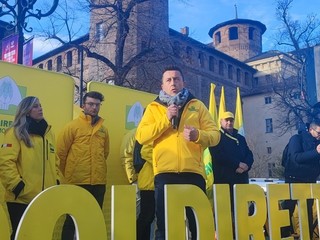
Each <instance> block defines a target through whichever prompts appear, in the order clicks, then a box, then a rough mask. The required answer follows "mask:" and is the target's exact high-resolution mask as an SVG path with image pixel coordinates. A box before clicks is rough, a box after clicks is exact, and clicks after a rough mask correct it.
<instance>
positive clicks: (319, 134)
mask: <svg viewBox="0 0 320 240" xmlns="http://www.w3.org/2000/svg"><path fill="white" fill-rule="evenodd" d="M312 130H313V131H315V132H316V133H317V135H318V136H320V132H318V131H317V130H315V129H314V128H312Z"/></svg>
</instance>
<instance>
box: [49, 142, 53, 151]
mask: <svg viewBox="0 0 320 240" xmlns="http://www.w3.org/2000/svg"><path fill="white" fill-rule="evenodd" d="M49 148H50V153H54V146H53V145H52V144H51V143H50V145H49Z"/></svg>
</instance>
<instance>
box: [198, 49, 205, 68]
mask: <svg viewBox="0 0 320 240" xmlns="http://www.w3.org/2000/svg"><path fill="white" fill-rule="evenodd" d="M198 61H199V67H201V68H204V54H203V52H199V54H198Z"/></svg>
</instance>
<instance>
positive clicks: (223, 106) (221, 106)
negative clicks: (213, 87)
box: [217, 86, 227, 128]
mask: <svg viewBox="0 0 320 240" xmlns="http://www.w3.org/2000/svg"><path fill="white" fill-rule="evenodd" d="M225 111H227V110H226V101H225V99H224V87H223V86H222V87H221V95H220V103H219V119H218V121H217V124H218V127H219V128H220V117H221V114H222V113H224V112H225Z"/></svg>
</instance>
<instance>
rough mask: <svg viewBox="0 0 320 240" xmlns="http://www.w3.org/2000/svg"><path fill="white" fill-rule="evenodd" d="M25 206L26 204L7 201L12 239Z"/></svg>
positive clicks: (12, 239)
mask: <svg viewBox="0 0 320 240" xmlns="http://www.w3.org/2000/svg"><path fill="white" fill-rule="evenodd" d="M27 207H28V204H23V203H14V202H7V208H8V212H9V216H10V222H11V227H12V233H11V237H10V239H11V240H14V237H15V235H16V231H17V228H18V225H19V222H20V219H21V217H22V215H23V213H24V211H25V210H26V209H27Z"/></svg>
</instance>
